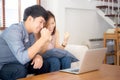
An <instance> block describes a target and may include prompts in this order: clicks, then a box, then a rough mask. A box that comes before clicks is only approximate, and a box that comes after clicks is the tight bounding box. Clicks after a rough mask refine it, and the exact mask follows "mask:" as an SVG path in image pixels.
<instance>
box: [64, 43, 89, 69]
mask: <svg viewBox="0 0 120 80" xmlns="http://www.w3.org/2000/svg"><path fill="white" fill-rule="evenodd" d="M65 50H67V51H69V52H70V53H72V54H73V55H74V56H75V57H76V58H77V59H78V60H79V61H77V62H73V63H72V64H71V68H77V67H78V66H79V64H80V58H81V56H82V55H83V54H84V53H85V52H86V51H87V50H88V47H87V46H85V45H76V44H68V45H67V46H66V47H65Z"/></svg>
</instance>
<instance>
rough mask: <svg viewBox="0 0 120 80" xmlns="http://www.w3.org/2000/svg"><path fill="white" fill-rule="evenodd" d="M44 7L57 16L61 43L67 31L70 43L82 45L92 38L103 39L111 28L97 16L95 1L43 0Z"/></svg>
mask: <svg viewBox="0 0 120 80" xmlns="http://www.w3.org/2000/svg"><path fill="white" fill-rule="evenodd" d="M42 6H44V8H46V9H49V10H51V11H52V12H53V13H54V14H55V16H56V21H57V28H58V29H59V31H60V33H61V34H60V36H61V41H62V39H63V33H64V32H66V31H68V32H69V33H70V35H71V37H70V40H69V43H74V44H82V43H84V42H87V41H88V39H91V38H102V37H103V32H105V31H106V30H107V29H108V28H110V25H109V24H107V23H106V22H105V21H104V20H103V19H102V18H101V17H100V16H99V15H97V13H96V7H95V6H96V1H95V0H92V1H88V0H42Z"/></svg>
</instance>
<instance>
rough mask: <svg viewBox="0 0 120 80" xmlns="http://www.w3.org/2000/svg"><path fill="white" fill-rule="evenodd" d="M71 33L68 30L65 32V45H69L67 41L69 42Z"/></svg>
mask: <svg viewBox="0 0 120 80" xmlns="http://www.w3.org/2000/svg"><path fill="white" fill-rule="evenodd" d="M69 36H70V35H69V33H68V32H66V33H65V34H64V41H63V45H67V42H68V39H69Z"/></svg>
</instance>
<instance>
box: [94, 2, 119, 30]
mask: <svg viewBox="0 0 120 80" xmlns="http://www.w3.org/2000/svg"><path fill="white" fill-rule="evenodd" d="M96 8H97V12H98V14H99V15H100V16H101V17H103V19H105V20H106V21H107V22H108V23H109V24H110V25H111V26H112V27H113V28H115V27H120V0H97V6H96Z"/></svg>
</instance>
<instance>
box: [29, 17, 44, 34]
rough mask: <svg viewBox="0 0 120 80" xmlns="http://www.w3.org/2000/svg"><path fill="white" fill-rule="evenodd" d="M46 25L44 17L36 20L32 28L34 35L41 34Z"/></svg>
mask: <svg viewBox="0 0 120 80" xmlns="http://www.w3.org/2000/svg"><path fill="white" fill-rule="evenodd" d="M44 24H45V19H44V18H43V17H42V16H40V17H36V18H34V19H33V21H32V26H31V27H32V31H33V33H39V32H40V30H41V29H42V28H43V26H44Z"/></svg>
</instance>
